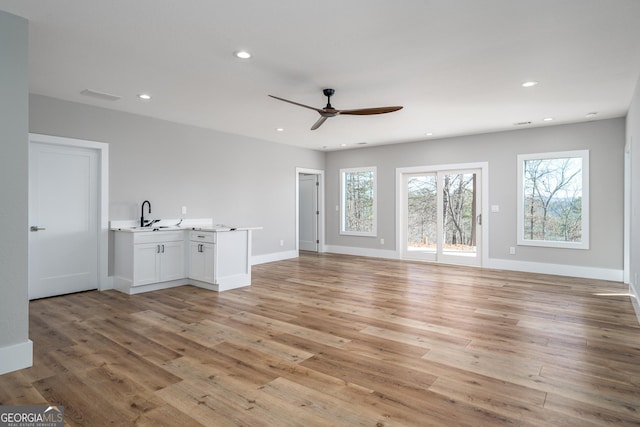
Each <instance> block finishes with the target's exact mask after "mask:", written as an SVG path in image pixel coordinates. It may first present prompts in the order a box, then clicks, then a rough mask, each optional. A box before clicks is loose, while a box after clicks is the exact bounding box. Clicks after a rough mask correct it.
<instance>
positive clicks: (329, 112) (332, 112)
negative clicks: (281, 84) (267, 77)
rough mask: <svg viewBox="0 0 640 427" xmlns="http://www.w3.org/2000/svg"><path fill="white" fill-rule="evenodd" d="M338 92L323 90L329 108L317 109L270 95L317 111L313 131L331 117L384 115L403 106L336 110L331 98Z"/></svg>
mask: <svg viewBox="0 0 640 427" xmlns="http://www.w3.org/2000/svg"><path fill="white" fill-rule="evenodd" d="M335 92H336V91H335V90H334V89H323V90H322V93H323V94H324V96H326V97H327V106H326V107H324V108H315V107H310V106H308V105H304V104H300V103H298V102H294V101H289V100H288V99H284V98H279V97H277V96H273V95H269V96H270V97H271V98H275V99H279V100H280V101H284V102H288V103H289V104H294V105H299V106H300V107H304V108H308V109H310V110H314V111H317V112H318V113H319V114H320V118H319V119H318V121H317V122H315V123H314V124H313V126H311V130H316V129H318V128H319V127H320V126H321V125H322V124H323V123H324V122H325V120H327V119H328V118H329V117H335V116H338V115H341V114H350V115H354V116H368V115H371V114H384V113H391V112H393V111H398V110H400V109H401V108H402V106H399V105H396V106H393V107H375V108H357V109H355V110H336V109H335V108H333V107H332V106H331V96H332V95H333V94H334V93H335Z"/></svg>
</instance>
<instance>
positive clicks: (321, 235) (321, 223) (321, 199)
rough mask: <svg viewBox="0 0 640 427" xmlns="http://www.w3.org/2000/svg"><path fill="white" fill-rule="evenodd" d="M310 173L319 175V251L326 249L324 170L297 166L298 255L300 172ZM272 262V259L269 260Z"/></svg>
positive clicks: (297, 245)
mask: <svg viewBox="0 0 640 427" xmlns="http://www.w3.org/2000/svg"><path fill="white" fill-rule="evenodd" d="M301 173H308V174H311V175H318V183H319V188H318V196H319V199H318V211H319V212H320V215H319V218H318V240H319V241H320V243H318V253H321V252H324V251H325V243H324V221H325V219H324V171H323V170H320V169H308V168H299V167H296V230H295V233H296V237H295V242H296V244H295V246H296V256H298V253H299V251H300V174H301ZM267 262H270V261H267Z"/></svg>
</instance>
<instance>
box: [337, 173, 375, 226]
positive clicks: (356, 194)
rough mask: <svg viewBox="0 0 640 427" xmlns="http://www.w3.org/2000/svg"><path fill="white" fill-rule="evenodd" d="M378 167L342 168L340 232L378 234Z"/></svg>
mask: <svg viewBox="0 0 640 427" xmlns="http://www.w3.org/2000/svg"><path fill="white" fill-rule="evenodd" d="M376 210H377V209H376V168H375V167H369V168H355V169H340V217H341V221H340V234H347V235H352V236H376V233H377V230H376V224H377V219H376Z"/></svg>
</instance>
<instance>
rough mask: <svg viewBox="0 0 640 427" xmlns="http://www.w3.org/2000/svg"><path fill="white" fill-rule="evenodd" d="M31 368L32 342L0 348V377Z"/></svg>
mask: <svg viewBox="0 0 640 427" xmlns="http://www.w3.org/2000/svg"><path fill="white" fill-rule="evenodd" d="M31 366H33V342H32V341H31V340H27V341H25V342H21V343H19V344H13V345H9V346H6V347H0V375H3V374H6V373H9V372H13V371H17V370H20V369H24V368H29V367H31Z"/></svg>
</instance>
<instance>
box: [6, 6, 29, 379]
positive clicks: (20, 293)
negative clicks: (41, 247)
mask: <svg viewBox="0 0 640 427" xmlns="http://www.w3.org/2000/svg"><path fill="white" fill-rule="evenodd" d="M28 28H29V27H28V22H27V21H26V20H25V19H23V18H19V17H17V16H13V15H10V14H8V13H5V12H0V58H2V59H1V60H0V148H1V150H2V154H1V155H0V200H2V203H0V224H2V232H1V233H2V237H1V238H0V289H1V292H2V298H0V374H3V373H5V372H10V371H13V370H17V369H22V368H25V367H28V366H31V362H32V345H31V341H29V336H28V335H29V305H28V302H29V301H28V295H27V289H28V287H27V278H28V275H27V274H28V265H27V260H28V246H27V239H28V234H27V233H28V232H27V227H28V224H27V217H28V213H29V212H28V199H27V195H28V178H29V175H28V90H29V89H28V88H29V86H28V75H29V73H28V72H27V54H28V46H27V45H28Z"/></svg>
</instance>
